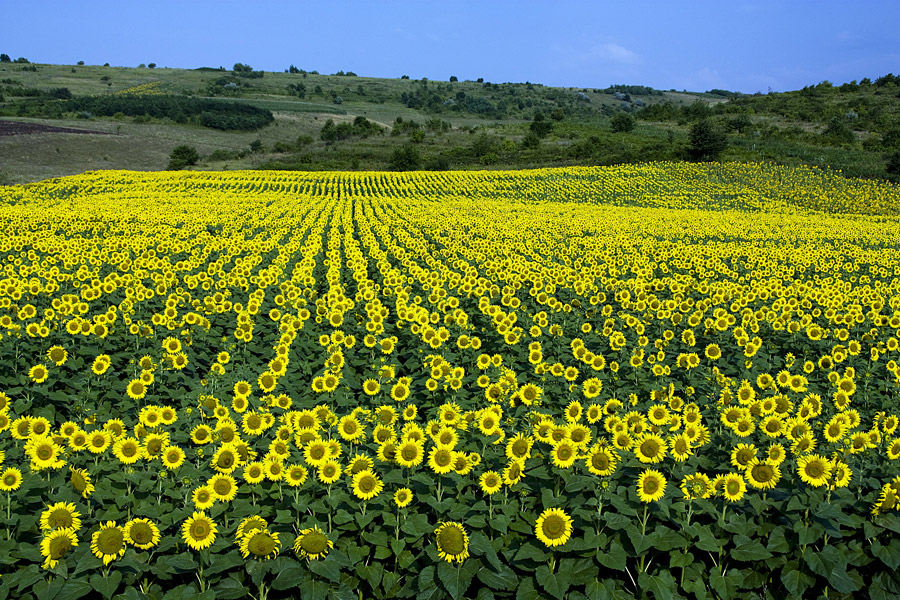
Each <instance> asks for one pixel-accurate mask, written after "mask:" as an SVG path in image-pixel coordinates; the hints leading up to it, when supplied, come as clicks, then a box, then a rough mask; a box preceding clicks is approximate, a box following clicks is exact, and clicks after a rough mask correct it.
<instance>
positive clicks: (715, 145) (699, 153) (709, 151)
mask: <svg viewBox="0 0 900 600" xmlns="http://www.w3.org/2000/svg"><path fill="white" fill-rule="evenodd" d="M688 139H689V140H690V146H689V147H688V155H689V156H690V157H691V159H692V160H698V161H708V160H716V159H717V158H719V155H720V154H721V153H722V151H723V150H725V148H727V147H728V138H727V137H726V136H725V134H724V133H723V132H722V131H720V130H719V128H717V127H716V126H715V125H713V123H712V122H711V121H709V120H708V119H701V120H699V121H697V122H696V123H694V124H693V125H692V126H691V131H690V133H689V134H688Z"/></svg>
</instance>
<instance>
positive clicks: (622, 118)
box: [609, 112, 634, 133]
mask: <svg viewBox="0 0 900 600" xmlns="http://www.w3.org/2000/svg"><path fill="white" fill-rule="evenodd" d="M609 128H610V130H612V131H613V132H614V133H628V132H629V131H632V130H633V129H634V117H632V116H631V115H630V114H629V113H627V112H617V113H616V114H615V115H613V117H612V118H611V119H610V120H609Z"/></svg>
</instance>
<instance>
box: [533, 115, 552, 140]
mask: <svg viewBox="0 0 900 600" xmlns="http://www.w3.org/2000/svg"><path fill="white" fill-rule="evenodd" d="M529 129H530V130H531V132H532V133H534V134H535V135H536V136H538V137H546V136H547V135H549V134H550V132H551V131H552V130H553V123H551V122H550V121H547V120H546V119H545V118H544V113H536V114H535V115H534V120H533V121H532V122H531V125H530V126H529Z"/></svg>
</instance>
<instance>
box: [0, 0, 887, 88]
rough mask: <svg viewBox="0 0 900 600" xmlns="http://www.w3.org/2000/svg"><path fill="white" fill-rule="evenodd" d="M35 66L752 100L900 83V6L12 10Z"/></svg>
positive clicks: (331, 5) (10, 42)
mask: <svg viewBox="0 0 900 600" xmlns="http://www.w3.org/2000/svg"><path fill="white" fill-rule="evenodd" d="M3 4H4V6H3V8H2V10H0V52H4V53H6V54H9V55H10V56H11V57H12V58H13V59H15V58H17V57H20V56H24V57H25V58H28V59H29V60H31V61H32V62H41V63H60V64H74V63H75V62H77V61H79V60H83V61H85V62H86V63H88V64H103V63H105V62H109V63H110V64H111V65H114V66H137V65H138V64H140V63H150V62H155V63H156V64H157V65H158V66H160V67H163V66H169V67H181V68H193V67H200V66H211V67H218V66H220V65H221V66H224V67H226V68H231V66H232V65H234V63H236V62H242V63H246V64H249V65H251V66H252V67H253V68H254V69H257V70H259V69H262V70H267V71H283V70H285V69H287V68H288V66H289V65H291V64H294V65H296V66H297V67H299V68H303V69H307V70H313V69H316V70H318V71H319V72H320V73H334V72H336V71H339V70H344V71H348V70H349V71H354V72H355V73H357V74H358V75H368V76H373V77H399V76H400V75H404V74H405V75H409V76H410V77H412V78H414V79H417V78H421V77H427V78H429V79H433V80H447V79H448V78H449V77H450V76H451V75H456V76H457V77H459V79H460V80H463V79H477V78H479V77H484V78H485V80H486V81H492V82H506V81H512V82H524V81H532V82H536V83H543V84H546V85H555V86H572V87H591V88H594V87H606V86H608V85H610V84H616V83H623V84H633V85H649V86H652V87H655V88H658V89H671V88H674V89H678V90H681V89H687V90H691V91H704V90H708V89H712V88H723V89H729V90H736V91H741V92H748V93H752V92H756V91H761V92H766V91H767V90H768V89H769V88H772V89H773V90H774V91H785V90H792V89H799V88H801V87H803V86H805V85H810V84H816V83H818V82H820V81H822V80H826V79H827V80H829V81H831V82H833V83H843V82H846V81H851V80H854V79H862V78H863V77H870V78H872V79H874V78H876V77H878V76H880V75H884V74H886V73H888V72H893V73H900V34H898V28H897V23H900V1H898V0H880V1H875V0H840V1H838V0H782V1H775V0H759V1H754V0H746V1H743V0H715V1H712V0H666V1H659V0H643V1H641V0H636V1H605V2H604V1H601V0H594V1H568V0H555V1H546V2H536V1H529V0H521V1H505V0H504V1H494V2H492V1H490V0H485V1H483V2H474V1H470V0H454V1H452V2H448V1H443V2H432V1H427V0H419V1H408V0H402V1H386V0H362V1H352V2H351V1H332V2H325V1H322V2H305V1H302V0H294V1H290V2H286V1H285V2H282V1H267V0H259V1H258V2H253V1H252V0H244V1H242V2H233V1H231V0H218V1H216V2H210V1H207V0H182V1H179V2H175V1H170V0H155V1H153V2H137V1H133V0H115V1H91V0H83V1H80V2H72V1H71V0H68V1H57V2H49V1H42V0H33V1H19V2H14V1H12V0H10V1H8V2H4V3H3Z"/></svg>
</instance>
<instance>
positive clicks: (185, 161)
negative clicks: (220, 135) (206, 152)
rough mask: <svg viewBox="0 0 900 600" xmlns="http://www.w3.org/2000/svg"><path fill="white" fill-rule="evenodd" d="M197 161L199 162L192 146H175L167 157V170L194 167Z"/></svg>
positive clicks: (198, 156)
mask: <svg viewBox="0 0 900 600" xmlns="http://www.w3.org/2000/svg"><path fill="white" fill-rule="evenodd" d="M198 160H200V155H199V154H197V149H196V148H194V147H193V146H188V145H181V146H176V147H175V149H173V150H172V154H170V155H169V166H168V170H169V171H177V170H179V169H183V168H185V167H187V166H190V165H196V164H197V161H198Z"/></svg>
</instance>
